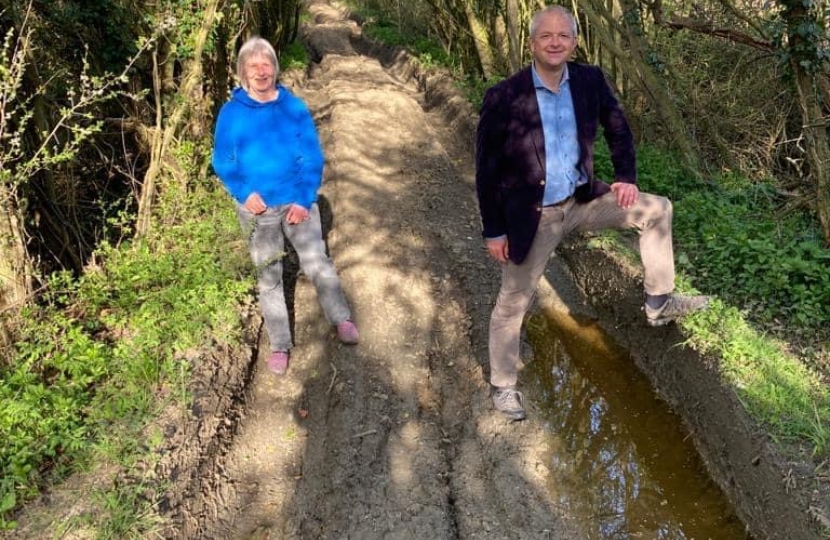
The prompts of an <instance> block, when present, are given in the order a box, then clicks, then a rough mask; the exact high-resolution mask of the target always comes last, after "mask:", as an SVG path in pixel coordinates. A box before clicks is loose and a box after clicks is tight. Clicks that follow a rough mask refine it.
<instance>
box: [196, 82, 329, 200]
mask: <svg viewBox="0 0 830 540" xmlns="http://www.w3.org/2000/svg"><path fill="white" fill-rule="evenodd" d="M277 89H278V91H279V94H278V96H277V99H276V100H274V101H269V102H268V103H260V102H258V101H256V100H254V99H251V97H250V96H249V95H248V93H247V92H246V91H245V90H244V89H243V88H235V89H234V90H233V93H232V95H231V99H230V100H229V101H228V102H227V103H225V104H224V105H223V106H222V109H221V110H220V111H219V117H218V118H217V120H216V131H215V133H214V138H213V160H212V162H213V170H214V171H215V172H216V175H217V176H218V177H219V178H220V179H221V180H222V182H223V183H224V184H225V187H226V188H227V190H228V191H229V192H230V194H231V195H232V196H233V197H234V198H235V199H236V200H237V201H238V202H239V203H240V204H244V203H245V200H246V199H247V198H248V196H249V195H250V194H251V193H253V192H256V193H259V195H260V196H261V197H262V199H263V200H264V201H265V204H266V205H268V206H277V205H283V204H291V203H295V204H299V205H300V206H302V207H304V208H311V205H312V203H314V202H315V201H316V200H317V190H318V189H320V182H321V180H322V174H323V161H324V160H323V151H322V149H321V148H320V139H319V137H318V136H317V129H316V128H315V127H314V120H313V119H312V117H311V113H310V112H309V110H308V107H306V105H305V103H303V101H302V100H301V99H300V98H298V97H296V96H294V95H293V94H292V93H291V92H289V91H288V89H287V88H285V87H284V86H282V85H277Z"/></svg>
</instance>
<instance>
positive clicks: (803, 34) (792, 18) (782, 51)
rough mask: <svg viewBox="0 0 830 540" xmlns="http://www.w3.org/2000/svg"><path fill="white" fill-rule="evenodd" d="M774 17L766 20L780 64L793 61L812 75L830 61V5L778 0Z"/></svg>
mask: <svg viewBox="0 0 830 540" xmlns="http://www.w3.org/2000/svg"><path fill="white" fill-rule="evenodd" d="M776 4H777V6H776V7H777V8H778V9H777V10H776V11H775V17H774V18H773V19H771V20H769V21H767V22H766V23H765V28H764V29H765V31H766V32H767V33H768V34H769V35H770V36H772V42H773V44H774V45H775V48H776V53H777V54H778V56H779V58H780V61H781V63H782V64H785V65H788V66H789V65H790V63H791V62H793V61H794V62H796V63H797V64H798V65H799V66H800V67H801V68H802V69H803V70H804V71H806V72H807V73H811V74H817V73H822V72H824V71H825V70H826V69H827V62H828V61H830V27H829V26H828V25H830V4H827V2H813V1H812V0H778V1H777V2H776Z"/></svg>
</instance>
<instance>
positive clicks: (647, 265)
mask: <svg viewBox="0 0 830 540" xmlns="http://www.w3.org/2000/svg"><path fill="white" fill-rule="evenodd" d="M541 212H542V217H541V220H540V222H539V229H538V230H537V231H536V237H535V238H534V240H533V244H532V245H531V247H530V252H529V253H528V255H527V258H526V259H525V260H524V262H522V264H514V263H513V262H510V261H508V262H507V264H505V265H504V267H503V268H502V279H501V288H500V290H499V294H498V297H497V298H496V305H495V307H494V308H493V312H492V315H491V317H490V336H489V349H490V383H491V384H492V385H494V386H510V385H514V384H516V382H517V380H518V371H519V347H520V341H519V340H520V335H521V327H522V321H523V320H524V316H525V313H526V312H527V310H528V308H529V307H530V304H531V302H532V301H533V298H534V295H535V294H536V286H537V285H538V284H539V280H540V279H541V277H542V274H543V273H544V271H545V267H546V266H547V262H548V259H549V258H550V256H551V254H553V252H554V250H555V249H556V246H558V245H559V243H560V242H561V241H562V239H563V238H564V237H565V236H566V235H568V234H570V233H571V232H574V231H576V232H584V231H599V230H603V229H625V228H633V229H635V230H637V231H638V232H639V235H640V258H641V260H642V263H643V270H644V288H645V292H646V293H647V294H652V295H659V294H667V293H670V292H672V291H673V290H674V251H673V248H672V204H671V201H669V200H668V199H667V198H665V197H660V196H657V195H651V194H648V193H640V195H639V198H638V200H637V203H636V204H634V205H633V206H632V207H631V208H627V209H626V208H620V207H619V206H618V205H617V201H616V197H615V195H614V193H606V194H605V195H603V196H601V197H598V198H596V199H594V200H593V201H591V202H589V203H585V204H577V203H576V202H575V201H574V200H573V199H571V200H570V201H568V202H567V203H565V204H564V205H562V206H554V207H545V208H542V210H541ZM508 248H509V246H508Z"/></svg>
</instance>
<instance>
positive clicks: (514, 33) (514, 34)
mask: <svg viewBox="0 0 830 540" xmlns="http://www.w3.org/2000/svg"><path fill="white" fill-rule="evenodd" d="M523 37H524V32H522V24H521V22H520V21H519V4H518V0H507V43H508V49H507V51H508V53H507V60H508V62H509V66H510V72H511V73H515V72H516V71H519V69H521V67H522V41H524V40H523Z"/></svg>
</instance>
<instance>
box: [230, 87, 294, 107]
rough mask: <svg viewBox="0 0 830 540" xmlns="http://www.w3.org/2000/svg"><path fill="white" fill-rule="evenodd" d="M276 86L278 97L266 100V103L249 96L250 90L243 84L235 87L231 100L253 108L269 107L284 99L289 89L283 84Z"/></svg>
mask: <svg viewBox="0 0 830 540" xmlns="http://www.w3.org/2000/svg"><path fill="white" fill-rule="evenodd" d="M276 86H277V99H275V100H274V101H268V102H265V103H262V102H260V101H257V100H255V99H253V98H252V97H251V96H249V95H248V92H247V91H246V90H245V89H244V88H242V87H241V86H237V87H236V88H234V89H233V92H231V101H235V102H237V103H239V104H241V105H244V106H246V107H251V108H253V109H259V108H262V107H267V106H269V105H273V104H274V103H277V102H278V101H280V100H282V98H283V95H284V93H285V92H286V91H287V90H286V89H285V88H284V87H283V86H282V85H281V84H277V85H276Z"/></svg>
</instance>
